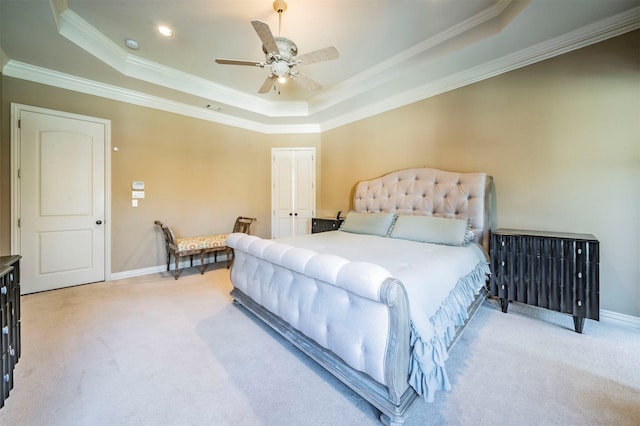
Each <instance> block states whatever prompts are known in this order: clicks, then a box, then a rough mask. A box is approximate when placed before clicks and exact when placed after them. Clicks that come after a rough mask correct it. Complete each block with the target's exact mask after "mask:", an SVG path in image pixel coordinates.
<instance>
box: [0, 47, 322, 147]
mask: <svg viewBox="0 0 640 426" xmlns="http://www.w3.org/2000/svg"><path fill="white" fill-rule="evenodd" d="M3 73H4V75H5V76H7V77H14V78H19V79H22V80H27V81H32V82H34V83H40V84H45V85H48V86H53V87H58V88H61V89H66V90H72V91H75V92H80V93H85V94H88V95H93V96H98V97H101V98H106V99H111V100H115V101H120V102H125V103H129V104H133V105H139V106H143V107H148V108H154V109H158V110H162V111H167V112H171V113H175V114H180V115H184V116H188V117H193V118H198V119H201V120H207V121H212V122H215V123H219V124H225V125H227V126H232V127H239V128H242V129H246V130H252V131H255V132H259V133H265V134H282V133H295V134H301V133H319V132H320V126H319V125H317V124H299V125H297V124H286V125H281V124H278V125H270V124H263V123H259V122H257V121H253V120H247V119H244V118H239V117H235V116H232V115H229V114H223V113H220V112H217V111H212V110H208V109H205V108H200V107H195V106H192V105H187V104H183V103H180V102H175V101H170V100H167V99H164V98H161V97H158V96H151V95H147V94H145V93H140V92H136V91H133V90H129V89H124V88H121V87H118V86H113V85H109V84H104V83H100V82H96V81H93V80H88V79H84V78H80V77H76V76H72V75H69V74H64V73H61V72H57V71H52V70H49V69H46V68H41V67H37V66H34V65H29V64H25V63H22V62H18V61H14V60H9V62H8V63H7V64H6V65H5V66H4V68H3Z"/></svg>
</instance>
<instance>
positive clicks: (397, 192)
mask: <svg viewBox="0 0 640 426" xmlns="http://www.w3.org/2000/svg"><path fill="white" fill-rule="evenodd" d="M490 182H491V176H487V175H486V174H485V173H456V172H447V171H442V170H436V169H427V168H418V169H405V170H400V171H397V172H392V173H389V174H387V175H384V176H382V177H379V178H377V179H372V180H368V181H363V182H360V183H359V184H358V185H357V186H356V191H355V195H354V202H353V207H354V210H355V211H356V212H397V213H398V214H411V215H413V214H415V215H428V216H440V217H449V218H457V219H466V218H471V220H472V222H471V230H472V231H473V232H474V235H475V239H476V241H477V242H479V243H482V244H483V246H484V237H486V236H488V235H487V234H488V228H489V225H490V224H489V223H488V209H489V205H488V204H489V201H488V186H489V184H490ZM485 194H487V198H485ZM487 244H488V240H487ZM485 250H488V245H487V246H486V247H485Z"/></svg>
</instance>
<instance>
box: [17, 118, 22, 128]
mask: <svg viewBox="0 0 640 426" xmlns="http://www.w3.org/2000/svg"><path fill="white" fill-rule="evenodd" d="M21 128H22V120H18V129H21Z"/></svg>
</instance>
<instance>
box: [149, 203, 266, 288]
mask: <svg viewBox="0 0 640 426" xmlns="http://www.w3.org/2000/svg"><path fill="white" fill-rule="evenodd" d="M255 220H256V219H255V218H249V217H243V216H239V217H238V218H237V219H236V223H235V225H234V227H233V232H244V233H246V234H250V233H251V232H250V231H251V224H252V223H253V222H254V221H255ZM154 223H155V224H156V225H158V226H159V227H160V228H161V229H162V233H163V235H164V239H165V245H166V249H167V271H169V270H170V264H171V255H172V254H173V256H174V258H175V269H174V277H175V279H176V280H177V279H178V276H179V274H180V272H179V271H180V269H179V261H180V257H183V256H189V260H190V265H191V266H193V256H194V255H199V256H200V273H201V274H204V270H205V267H206V265H205V263H204V256H205V255H206V254H207V253H211V252H213V256H214V262H217V261H218V252H219V251H226V253H227V268H229V267H230V266H231V260H232V257H233V250H232V249H231V248H230V247H227V244H226V240H227V237H228V236H229V234H214V235H205V236H201V237H187V238H176V237H175V234H174V232H173V229H171V227H170V226H169V225H167V224H165V223H162V222H160V221H159V220H156V221H155V222H154Z"/></svg>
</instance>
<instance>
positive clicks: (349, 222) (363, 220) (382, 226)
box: [340, 212, 397, 237]
mask: <svg viewBox="0 0 640 426" xmlns="http://www.w3.org/2000/svg"><path fill="white" fill-rule="evenodd" d="M396 216H397V215H396V213H356V212H349V213H347V217H346V218H345V219H344V222H342V226H340V230H341V231H345V232H352V233H354V234H369V235H378V236H380V237H386V236H387V235H389V231H390V230H391V227H392V226H393V222H394V221H395V220H396Z"/></svg>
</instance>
